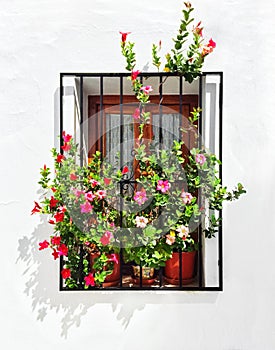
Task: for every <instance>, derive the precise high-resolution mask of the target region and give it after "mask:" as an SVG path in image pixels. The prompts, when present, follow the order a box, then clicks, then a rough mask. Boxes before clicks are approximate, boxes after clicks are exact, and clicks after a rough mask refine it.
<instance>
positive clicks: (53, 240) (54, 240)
mask: <svg viewBox="0 0 275 350" xmlns="http://www.w3.org/2000/svg"><path fill="white" fill-rule="evenodd" d="M60 242H61V237H59V236H58V237H52V238H51V244H52V245H60Z"/></svg>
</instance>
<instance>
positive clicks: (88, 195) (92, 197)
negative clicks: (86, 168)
mask: <svg viewBox="0 0 275 350" xmlns="http://www.w3.org/2000/svg"><path fill="white" fill-rule="evenodd" d="M95 197H96V196H95V195H94V194H93V192H91V191H90V192H87V193H85V198H86V199H87V200H88V201H91V202H92V201H93V200H94V199H95Z"/></svg>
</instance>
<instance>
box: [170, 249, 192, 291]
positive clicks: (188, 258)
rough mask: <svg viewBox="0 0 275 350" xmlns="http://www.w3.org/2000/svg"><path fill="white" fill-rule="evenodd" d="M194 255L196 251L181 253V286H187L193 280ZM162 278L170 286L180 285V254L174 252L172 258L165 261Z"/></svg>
mask: <svg viewBox="0 0 275 350" xmlns="http://www.w3.org/2000/svg"><path fill="white" fill-rule="evenodd" d="M196 253H197V252H196V251H193V252H182V253H181V261H182V272H181V278H182V284H189V283H191V282H192V281H193V280H194V277H195V276H194V273H195V258H196ZM164 276H165V279H166V280H167V282H168V283H170V284H176V285H178V284H179V283H180V277H179V276H180V253H177V252H174V253H173V255H172V258H171V259H169V260H167V261H166V263H165V268H164Z"/></svg>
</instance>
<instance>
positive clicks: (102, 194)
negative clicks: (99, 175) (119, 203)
mask: <svg viewBox="0 0 275 350" xmlns="http://www.w3.org/2000/svg"><path fill="white" fill-rule="evenodd" d="M95 194H96V195H97V197H98V199H103V198H104V197H106V191H105V190H98V191H96V193H95Z"/></svg>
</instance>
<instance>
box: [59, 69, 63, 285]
mask: <svg viewBox="0 0 275 350" xmlns="http://www.w3.org/2000/svg"><path fill="white" fill-rule="evenodd" d="M59 86H60V88H59V136H60V140H59V143H60V144H59V152H60V154H63V149H62V148H61V147H62V146H63V138H62V132H63V90H64V89H63V74H62V73H60V76H59ZM62 270H63V256H62V255H61V256H60V262H59V290H60V291H62V290H63V279H62V276H61V271H62Z"/></svg>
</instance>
